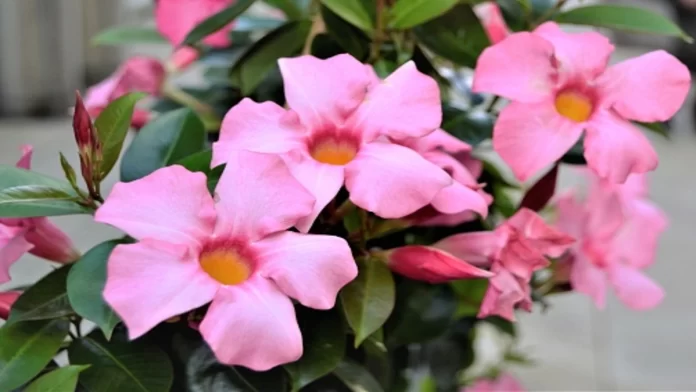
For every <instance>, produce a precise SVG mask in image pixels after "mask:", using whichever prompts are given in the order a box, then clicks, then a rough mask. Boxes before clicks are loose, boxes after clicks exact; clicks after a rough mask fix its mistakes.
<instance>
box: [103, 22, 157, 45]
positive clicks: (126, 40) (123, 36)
mask: <svg viewBox="0 0 696 392" xmlns="http://www.w3.org/2000/svg"><path fill="white" fill-rule="evenodd" d="M91 43H92V45H132V44H169V41H167V39H166V38H164V37H163V36H162V34H160V33H159V32H158V31H157V29H156V28H155V27H154V26H147V27H145V26H116V27H112V28H109V29H106V30H102V31H100V32H99V33H97V35H95V36H94V37H92V40H91Z"/></svg>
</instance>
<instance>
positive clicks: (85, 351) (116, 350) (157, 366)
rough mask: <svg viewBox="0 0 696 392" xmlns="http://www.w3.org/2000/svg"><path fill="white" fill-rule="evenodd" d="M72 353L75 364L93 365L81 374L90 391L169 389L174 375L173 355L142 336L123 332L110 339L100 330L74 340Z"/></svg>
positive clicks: (70, 352)
mask: <svg viewBox="0 0 696 392" xmlns="http://www.w3.org/2000/svg"><path fill="white" fill-rule="evenodd" d="M68 357H69V358H70V363H71V364H74V365H91V366H90V367H89V369H86V370H84V371H83V372H82V373H81V374H80V385H82V386H83V387H84V388H85V389H86V390H88V391H90V392H100V391H129V392H130V391H140V392H168V391H169V389H170V388H171V386H172V380H173V378H174V375H173V370H172V364H171V362H170V360H169V357H167V355H166V354H165V353H164V352H163V351H162V350H160V349H159V348H157V347H155V346H152V345H149V344H147V343H146V342H145V341H143V340H142V339H141V340H138V341H128V340H127V339H126V338H125V336H120V335H119V336H118V338H117V336H114V338H113V339H112V340H111V341H110V342H107V341H106V340H105V339H104V336H103V335H102V334H101V333H100V332H98V331H97V332H93V333H91V334H89V335H88V336H85V337H83V338H80V339H77V340H74V341H73V342H72V344H70V347H68Z"/></svg>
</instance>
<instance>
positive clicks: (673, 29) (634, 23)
mask: <svg viewBox="0 0 696 392" xmlns="http://www.w3.org/2000/svg"><path fill="white" fill-rule="evenodd" d="M554 19H555V20H556V22H558V23H567V24H577V25H587V26H597V27H607V28H610V29H615V30H621V31H628V32H633V33H648V34H657V35H666V36H670V37H679V38H681V39H683V40H684V41H687V42H692V41H693V39H692V38H691V37H689V36H688V35H687V34H686V33H685V32H684V31H683V30H682V29H680V28H679V26H677V25H676V24H674V23H673V22H672V21H671V20H669V19H668V18H667V17H665V16H663V15H660V14H656V13H654V12H652V11H649V10H646V9H644V8H640V7H633V6H626V5H614V4H598V5H589V6H586V7H577V8H573V9H571V10H568V11H566V12H562V13H560V14H558V15H556V16H555V18H554Z"/></svg>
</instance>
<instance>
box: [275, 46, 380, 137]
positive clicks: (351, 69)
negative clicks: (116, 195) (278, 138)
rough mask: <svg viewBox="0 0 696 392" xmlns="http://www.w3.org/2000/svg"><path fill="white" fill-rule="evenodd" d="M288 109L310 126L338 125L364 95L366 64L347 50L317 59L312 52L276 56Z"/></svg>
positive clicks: (317, 127) (331, 126)
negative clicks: (345, 52) (346, 52)
mask: <svg viewBox="0 0 696 392" xmlns="http://www.w3.org/2000/svg"><path fill="white" fill-rule="evenodd" d="M278 65H279V66H280V72H281V73H282V74H283V83H284V85H285V97H286V99H287V102H288V105H289V106H290V109H292V110H294V111H295V112H297V114H299V116H300V120H301V121H302V123H303V124H304V125H305V126H306V127H308V128H310V129H312V130H317V131H320V130H326V129H330V128H335V127H337V126H339V125H342V124H343V123H344V121H345V120H346V119H347V118H348V116H349V115H350V113H352V112H353V111H354V110H355V109H356V108H357V107H358V105H360V103H361V102H362V101H363V99H364V98H365V93H366V91H367V87H368V85H369V84H370V77H369V74H368V72H367V68H366V67H365V66H364V65H363V64H362V63H361V62H359V61H358V60H356V59H355V58H353V57H352V56H350V55H348V54H340V55H338V56H334V57H331V58H328V59H326V60H321V59H318V58H316V57H313V56H301V57H295V58H282V59H280V60H278Z"/></svg>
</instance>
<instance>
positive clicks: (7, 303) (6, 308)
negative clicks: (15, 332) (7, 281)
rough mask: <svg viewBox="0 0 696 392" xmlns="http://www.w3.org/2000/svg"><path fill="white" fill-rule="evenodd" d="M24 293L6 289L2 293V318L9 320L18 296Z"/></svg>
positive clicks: (0, 300) (0, 296)
mask: <svg viewBox="0 0 696 392" xmlns="http://www.w3.org/2000/svg"><path fill="white" fill-rule="evenodd" d="M21 294H22V292H21V291H5V292H2V293H0V320H7V318H8V317H9V316H10V311H11V310H12V305H14V303H15V301H17V298H19V296H20V295H21Z"/></svg>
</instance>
